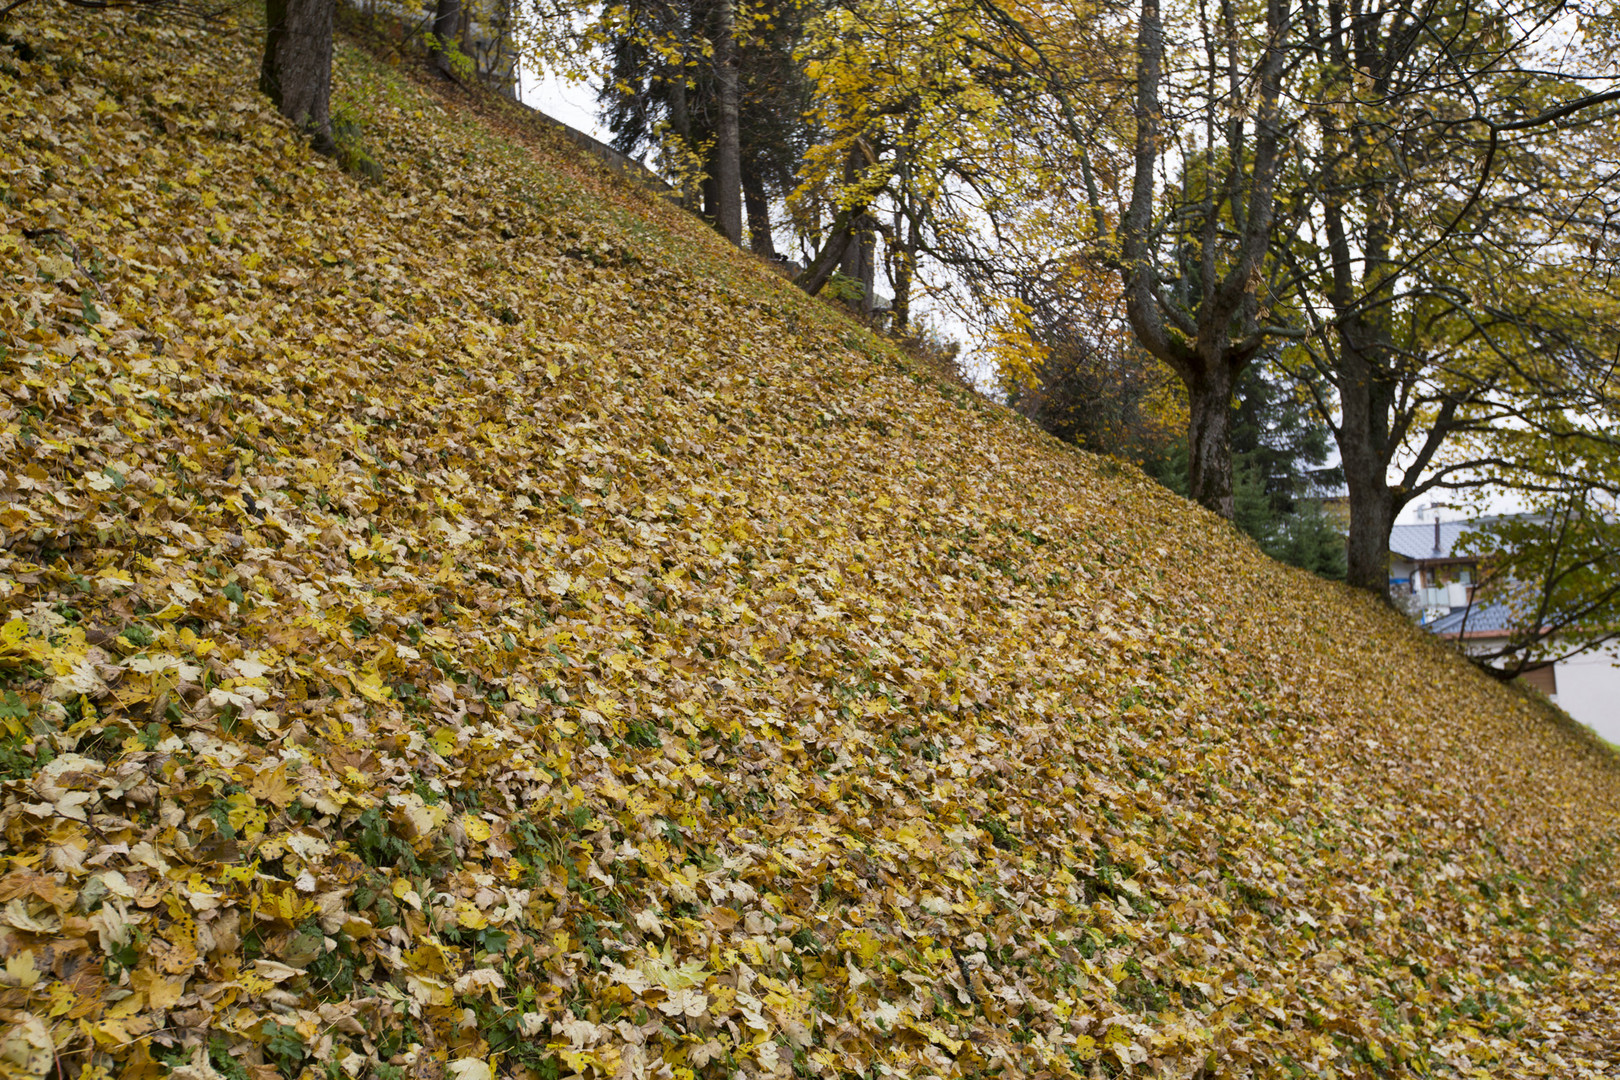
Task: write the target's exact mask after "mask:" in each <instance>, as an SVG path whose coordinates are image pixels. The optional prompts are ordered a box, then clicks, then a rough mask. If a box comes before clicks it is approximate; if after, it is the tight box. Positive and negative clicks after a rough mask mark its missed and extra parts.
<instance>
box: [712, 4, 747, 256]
mask: <svg viewBox="0 0 1620 1080" xmlns="http://www.w3.org/2000/svg"><path fill="white" fill-rule="evenodd" d="M736 21H737V0H720V20H719V23H720V25H719V31H718V33H716V34H715V42H714V75H715V83H716V86H717V88H718V90H719V98H720V101H719V105H720V124H719V129H718V130H717V131H716V132H715V184H716V187H717V189H718V190H717V191H716V199H715V213H714V218H715V222H714V223H715V226H716V227H717V228H718V229H719V230H720V235H722V236H724V237H725V238H726V239H727V240H730V241H731V242H732V243H733V244H736V245H737V246H738V247H741V246H742V157H741V150H740V147H741V137H740V134H739V116H738V113H739V111H740V109H741V105H742V90H741V86H740V82H741V80H740V78H739V75H738V59H737V41H736Z"/></svg>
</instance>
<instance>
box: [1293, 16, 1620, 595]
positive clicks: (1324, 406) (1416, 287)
mask: <svg viewBox="0 0 1620 1080" xmlns="http://www.w3.org/2000/svg"><path fill="white" fill-rule="evenodd" d="M1560 10H1562V9H1561V8H1560V7H1559V6H1558V5H1555V4H1548V5H1541V6H1537V5H1529V6H1527V7H1524V8H1523V9H1518V8H1515V9H1513V10H1512V11H1509V10H1508V9H1507V8H1505V7H1500V6H1486V7H1478V6H1475V5H1462V4H1447V5H1432V4H1422V5H1419V4H1415V3H1406V4H1397V5H1392V6H1389V7H1387V8H1381V9H1379V10H1377V11H1370V12H1365V13H1361V14H1356V13H1353V12H1350V11H1347V10H1346V9H1343V8H1341V7H1339V6H1336V5H1331V4H1330V5H1325V6H1324V5H1321V4H1318V3H1315V2H1307V3H1306V4H1304V5H1303V7H1302V9H1301V16H1300V17H1301V19H1302V21H1303V23H1304V24H1305V26H1307V27H1308V37H1309V38H1310V39H1311V40H1312V41H1313V42H1315V43H1317V45H1316V48H1317V55H1316V57H1315V58H1314V60H1315V62H1314V64H1313V67H1312V69H1311V70H1312V71H1313V72H1314V81H1313V82H1312V83H1311V85H1310V86H1309V87H1308V88H1307V89H1306V90H1305V91H1304V92H1305V93H1308V94H1309V95H1310V96H1311V97H1312V98H1314V101H1313V102H1312V103H1311V104H1310V106H1309V107H1308V108H1307V109H1306V110H1305V120H1306V122H1308V124H1309V127H1310V131H1311V137H1309V138H1306V139H1302V140H1301V142H1300V145H1301V147H1302V150H1303V157H1304V160H1302V162H1301V164H1300V167H1299V170H1298V172H1297V183H1298V189H1297V190H1296V191H1295V192H1291V193H1290V195H1289V199H1290V200H1291V201H1293V202H1294V204H1295V207H1296V210H1295V214H1294V216H1295V217H1296V218H1297V219H1299V220H1304V221H1309V222H1312V223H1313V227H1311V228H1309V229H1304V230H1301V232H1300V233H1299V234H1298V235H1297V236H1294V237H1290V238H1288V239H1287V241H1286V242H1284V243H1280V244H1279V245H1278V248H1277V250H1278V252H1279V254H1280V256H1281V257H1282V258H1283V259H1284V260H1285V261H1286V262H1287V263H1288V264H1289V268H1290V271H1291V273H1292V275H1293V276H1292V280H1291V281H1290V284H1289V288H1290V291H1291V294H1292V297H1293V299H1292V306H1293V310H1294V311H1296V312H1298V313H1299V314H1300V315H1301V316H1302V318H1303V319H1304V321H1305V323H1306V325H1307V328H1308V329H1309V331H1310V333H1309V336H1308V338H1307V339H1306V340H1305V341H1304V343H1303V344H1304V346H1305V348H1304V349H1303V350H1302V351H1301V352H1300V353H1298V354H1297V355H1303V356H1306V357H1308V358H1309V361H1310V371H1311V379H1310V381H1311V383H1312V385H1315V386H1318V387H1326V388H1328V389H1329V391H1330V392H1329V393H1327V394H1325V395H1323V396H1320V397H1319V399H1318V404H1319V409H1320V413H1321V415H1322V416H1323V418H1324V419H1325V420H1326V421H1327V422H1328V423H1330V424H1331V425H1332V426H1333V429H1334V434H1335V437H1336V439H1337V441H1338V445H1339V448H1340V454H1341V458H1342V461H1343V467H1344V471H1345V479H1346V483H1347V487H1348V492H1349V499H1350V507H1351V518H1350V536H1349V543H1348V577H1349V580H1350V582H1351V583H1352V584H1354V585H1356V586H1358V587H1361V588H1364V589H1368V590H1370V591H1374V592H1379V593H1382V592H1383V591H1384V590H1385V589H1386V588H1387V581H1388V569H1387V567H1388V542H1389V533H1390V528H1391V527H1392V525H1393V523H1394V521H1395V518H1396V516H1397V515H1398V514H1399V513H1400V511H1401V509H1402V507H1403V506H1405V505H1407V504H1408V503H1410V502H1412V501H1413V500H1415V499H1417V498H1420V497H1422V496H1424V495H1426V494H1428V493H1429V492H1431V491H1434V490H1446V489H1454V488H1458V487H1465V488H1466V487H1470V486H1473V485H1476V484H1478V483H1480V482H1481V481H1480V480H1479V476H1480V475H1481V474H1480V472H1479V470H1478V469H1477V468H1476V467H1475V465H1476V463H1475V462H1472V461H1471V460H1470V459H1469V458H1468V456H1467V455H1466V454H1463V455H1461V456H1459V455H1458V454H1456V453H1453V452H1451V451H1450V450H1448V445H1455V444H1456V442H1457V440H1459V439H1464V438H1466V437H1467V436H1468V435H1469V434H1470V433H1478V432H1488V431H1490V430H1492V429H1493V428H1495V427H1498V426H1501V425H1514V426H1518V427H1521V428H1530V429H1534V428H1537V427H1538V426H1540V425H1543V424H1544V423H1547V422H1548V420H1547V418H1548V417H1554V418H1556V416H1558V415H1559V411H1560V410H1562V409H1563V408H1566V407H1568V405H1569V404H1570V398H1571V396H1572V395H1577V396H1578V395H1580V394H1581V393H1582V391H1583V382H1582V380H1581V378H1580V371H1581V369H1582V368H1584V367H1590V366H1591V365H1592V364H1593V363H1594V362H1595V363H1601V361H1602V358H1603V355H1604V353H1605V348H1604V346H1603V344H1602V342H1603V340H1604V336H1605V330H1604V327H1603V319H1601V318H1599V317H1598V315H1599V312H1600V311H1601V310H1602V309H1603V308H1604V307H1605V306H1606V305H1605V301H1604V300H1603V293H1604V289H1603V287H1602V286H1601V285H1600V284H1598V283H1597V279H1594V278H1593V277H1592V275H1591V274H1589V273H1587V272H1586V270H1585V269H1583V267H1582V266H1581V265H1579V264H1580V261H1581V256H1583V255H1585V254H1586V252H1585V251H1584V250H1583V249H1587V248H1588V247H1589V248H1590V251H1591V252H1593V253H1596V252H1598V251H1601V250H1603V249H1604V248H1605V247H1606V246H1612V244H1613V242H1614V231H1613V226H1612V225H1611V224H1610V222H1612V221H1613V220H1614V219H1613V217H1612V215H1613V211H1614V209H1615V203H1614V199H1613V196H1612V193H1605V190H1604V188H1605V184H1604V174H1603V168H1604V163H1605V162H1607V163H1608V164H1609V166H1610V167H1612V165H1613V162H1614V155H1613V153H1612V147H1609V148H1605V147H1604V146H1602V145H1600V142H1601V141H1602V140H1601V138H1600V137H1599V138H1598V139H1597V141H1594V137H1595V133H1596V132H1598V131H1600V130H1601V129H1602V128H1603V127H1604V126H1606V124H1607V122H1609V121H1608V118H1607V116H1606V114H1605V113H1604V111H1603V107H1604V105H1605V104H1606V102H1607V101H1610V100H1612V99H1613V98H1614V97H1615V95H1614V94H1612V93H1598V94H1591V93H1587V92H1585V91H1584V90H1583V89H1582V86H1581V83H1580V80H1579V79H1578V78H1571V77H1568V76H1566V75H1563V74H1559V73H1557V72H1555V71H1550V70H1544V69H1542V68H1541V67H1540V66H1539V65H1538V63H1537V51H1538V46H1539V45H1541V44H1543V43H1544V42H1543V39H1544V38H1545V36H1546V35H1547V34H1549V33H1553V34H1554V36H1556V32H1554V31H1553V28H1554V25H1555V24H1554V20H1556V18H1557V17H1558V12H1559V11H1560ZM1565 55H1566V59H1568V58H1573V59H1575V60H1576V61H1577V62H1578V61H1579V59H1580V54H1579V50H1578V49H1575V48H1573V47H1571V48H1569V49H1567V50H1566V53H1565ZM1594 285H1598V287H1596V288H1594ZM1594 331H1596V332H1594Z"/></svg>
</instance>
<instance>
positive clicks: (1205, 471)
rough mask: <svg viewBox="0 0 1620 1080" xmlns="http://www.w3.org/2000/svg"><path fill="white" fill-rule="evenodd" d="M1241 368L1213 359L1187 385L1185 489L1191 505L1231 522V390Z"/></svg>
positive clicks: (1233, 508) (1232, 502)
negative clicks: (1212, 512) (1200, 507)
mask: <svg viewBox="0 0 1620 1080" xmlns="http://www.w3.org/2000/svg"><path fill="white" fill-rule="evenodd" d="M1239 374H1241V368H1234V367H1233V366H1232V365H1230V364H1227V363H1226V362H1225V361H1224V360H1223V359H1216V360H1215V361H1214V362H1213V363H1210V364H1208V365H1206V366H1205V367H1204V369H1203V370H1202V371H1201V372H1199V373H1198V374H1197V375H1196V376H1195V377H1194V378H1191V379H1189V380H1188V382H1187V398H1188V401H1187V408H1188V413H1189V416H1188V423H1187V485H1188V494H1189V495H1191V496H1192V499H1193V501H1194V502H1196V503H1197V504H1198V505H1200V506H1202V507H1205V508H1206V509H1209V510H1213V511H1215V512H1216V513H1217V514H1219V515H1221V516H1222V517H1223V518H1226V519H1227V520H1231V518H1232V514H1233V512H1234V510H1235V509H1236V507H1235V504H1234V501H1233V498H1232V446H1231V443H1232V390H1233V387H1234V385H1235V384H1236V382H1237V377H1238V375H1239Z"/></svg>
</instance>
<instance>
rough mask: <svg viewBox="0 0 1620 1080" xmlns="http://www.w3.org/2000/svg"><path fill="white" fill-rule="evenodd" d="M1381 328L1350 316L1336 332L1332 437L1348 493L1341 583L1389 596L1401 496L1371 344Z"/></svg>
mask: <svg viewBox="0 0 1620 1080" xmlns="http://www.w3.org/2000/svg"><path fill="white" fill-rule="evenodd" d="M1380 331H1381V327H1380V326H1379V325H1378V324H1377V323H1376V322H1373V323H1371V324H1369V322H1368V321H1366V320H1363V319H1361V318H1359V317H1357V316H1350V317H1348V318H1347V319H1346V320H1345V323H1344V325H1342V326H1341V327H1340V330H1339V363H1338V365H1337V367H1338V371H1337V375H1338V378H1336V379H1335V383H1336V385H1337V386H1338V389H1339V412H1340V420H1339V426H1338V430H1337V432H1336V435H1337V436H1338V443H1339V459H1340V462H1341V464H1342V466H1343V468H1344V482H1345V488H1346V489H1347V490H1348V492H1349V494H1350V536H1349V540H1348V542H1347V546H1346V548H1345V581H1346V582H1347V583H1348V584H1350V585H1352V586H1354V587H1356V588H1358V589H1366V590H1367V591H1368V592H1371V593H1377V594H1378V595H1379V596H1384V597H1387V596H1388V595H1389V533H1390V529H1391V528H1392V527H1393V526H1394V524H1395V515H1396V514H1398V513H1400V512H1401V508H1402V507H1403V506H1405V505H1406V499H1405V498H1397V493H1396V492H1395V491H1394V490H1393V489H1392V488H1391V487H1390V485H1389V466H1390V437H1389V421H1390V415H1389V414H1390V411H1391V405H1392V403H1391V400H1390V399H1391V393H1390V387H1389V386H1388V384H1387V383H1386V382H1385V381H1383V380H1381V379H1380V378H1379V377H1378V375H1379V373H1378V371H1377V370H1376V365H1375V364H1374V363H1373V362H1371V361H1369V359H1368V357H1367V351H1366V350H1367V349H1368V347H1369V342H1368V341H1366V340H1362V339H1363V338H1365V337H1376V336H1378V335H1379V334H1380Z"/></svg>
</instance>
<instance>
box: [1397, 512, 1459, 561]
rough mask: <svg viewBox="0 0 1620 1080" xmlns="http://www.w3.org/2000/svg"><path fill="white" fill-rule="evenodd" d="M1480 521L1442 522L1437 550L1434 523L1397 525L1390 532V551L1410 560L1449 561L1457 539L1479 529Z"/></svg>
mask: <svg viewBox="0 0 1620 1080" xmlns="http://www.w3.org/2000/svg"><path fill="white" fill-rule="evenodd" d="M1480 524H1481V523H1480V522H1478V521H1442V522H1441V523H1440V547H1439V549H1438V550H1436V549H1435V543H1434V523H1433V522H1432V521H1431V522H1424V523H1422V524H1418V525H1397V526H1395V527H1394V528H1393V529H1391V530H1390V531H1389V550H1390V551H1392V552H1394V553H1395V554H1397V555H1400V556H1403V557H1405V558H1408V559H1449V558H1451V557H1452V548H1454V547H1455V546H1456V544H1457V538H1458V537H1460V536H1462V534H1463V533H1465V532H1467V531H1468V530H1469V529H1477V528H1478V527H1479V526H1480Z"/></svg>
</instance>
